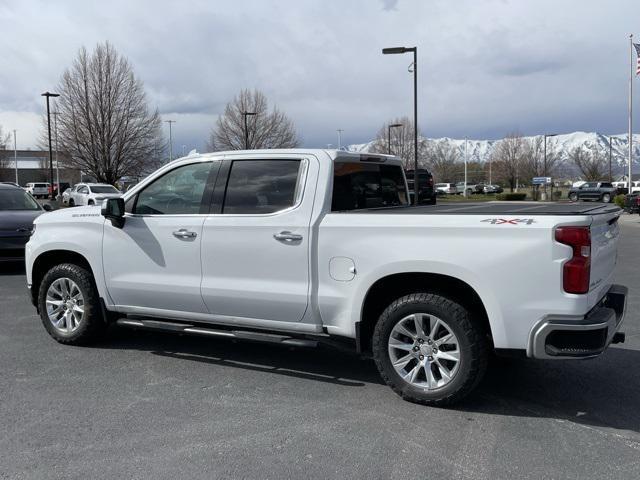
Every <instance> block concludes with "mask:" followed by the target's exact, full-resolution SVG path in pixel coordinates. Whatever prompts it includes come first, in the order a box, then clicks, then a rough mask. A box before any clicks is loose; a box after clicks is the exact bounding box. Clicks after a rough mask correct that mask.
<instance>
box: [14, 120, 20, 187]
mask: <svg viewBox="0 0 640 480" xmlns="http://www.w3.org/2000/svg"><path fill="white" fill-rule="evenodd" d="M13 163H14V167H16V183H17V184H18V185H20V182H18V143H17V142H16V130H15V129H14V130H13Z"/></svg>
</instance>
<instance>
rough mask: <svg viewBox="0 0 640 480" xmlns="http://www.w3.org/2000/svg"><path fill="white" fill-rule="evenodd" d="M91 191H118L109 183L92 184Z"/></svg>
mask: <svg viewBox="0 0 640 480" xmlns="http://www.w3.org/2000/svg"><path fill="white" fill-rule="evenodd" d="M91 191H92V192H93V193H120V192H119V191H118V190H116V189H115V187H112V186H111V185H92V186H91Z"/></svg>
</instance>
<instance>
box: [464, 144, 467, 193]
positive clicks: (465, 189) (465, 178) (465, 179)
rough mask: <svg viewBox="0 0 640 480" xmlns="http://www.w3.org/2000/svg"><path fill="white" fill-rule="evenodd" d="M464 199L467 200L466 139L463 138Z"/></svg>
mask: <svg viewBox="0 0 640 480" xmlns="http://www.w3.org/2000/svg"><path fill="white" fill-rule="evenodd" d="M464 197H465V198H467V137H464Z"/></svg>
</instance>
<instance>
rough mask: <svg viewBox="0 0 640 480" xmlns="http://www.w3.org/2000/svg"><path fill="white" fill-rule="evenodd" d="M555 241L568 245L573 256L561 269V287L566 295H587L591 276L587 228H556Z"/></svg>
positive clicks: (589, 235) (589, 241) (589, 243)
mask: <svg viewBox="0 0 640 480" xmlns="http://www.w3.org/2000/svg"><path fill="white" fill-rule="evenodd" d="M556 241H558V242H560V243H562V244H564V245H569V246H570V247H571V248H572V249H573V256H572V257H571V259H570V260H568V261H567V262H566V263H565V264H564V265H563V267H562V286H563V288H564V291H565V292H567V293H587V292H588V291H589V279H590V274H591V231H590V230H589V227H558V228H557V229H556Z"/></svg>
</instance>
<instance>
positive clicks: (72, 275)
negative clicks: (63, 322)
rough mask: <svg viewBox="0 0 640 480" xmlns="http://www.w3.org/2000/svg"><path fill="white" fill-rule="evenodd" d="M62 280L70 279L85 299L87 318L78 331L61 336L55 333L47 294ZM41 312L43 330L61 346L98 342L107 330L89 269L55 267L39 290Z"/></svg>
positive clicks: (84, 317) (85, 316)
mask: <svg viewBox="0 0 640 480" xmlns="http://www.w3.org/2000/svg"><path fill="white" fill-rule="evenodd" d="M59 278H69V279H71V280H72V281H73V282H75V283H76V285H77V286H78V288H79V289H80V291H81V293H82V296H83V298H84V315H83V317H82V320H81V321H80V323H79V325H78V327H77V329H76V330H75V331H73V332H71V333H62V332H60V331H59V330H58V329H56V328H55V327H54V326H53V325H52V323H51V321H49V317H48V315H47V308H46V297H47V290H48V289H49V286H50V285H51V284H52V283H53V282H54V281H55V280H57V279H59ZM38 308H39V310H40V319H41V320H42V324H43V325H44V328H45V329H46V330H47V332H48V333H49V335H51V336H52V337H53V338H54V339H55V340H56V341H58V342H60V343H64V344H67V345H86V344H88V343H91V342H93V341H95V340H96V339H98V338H99V337H100V336H101V334H102V333H103V332H104V330H105V328H106V323H105V321H104V319H103V316H102V310H101V308H100V297H99V295H98V290H97V288H96V286H95V282H94V280H93V275H92V274H91V272H90V271H88V270H87V269H86V268H84V267H81V266H79V265H75V264H73V263H63V264H60V265H55V266H54V267H52V268H51V269H50V270H49V271H48V272H47V273H46V274H45V276H44V278H43V279H42V282H41V283H40V289H39V290H38Z"/></svg>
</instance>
